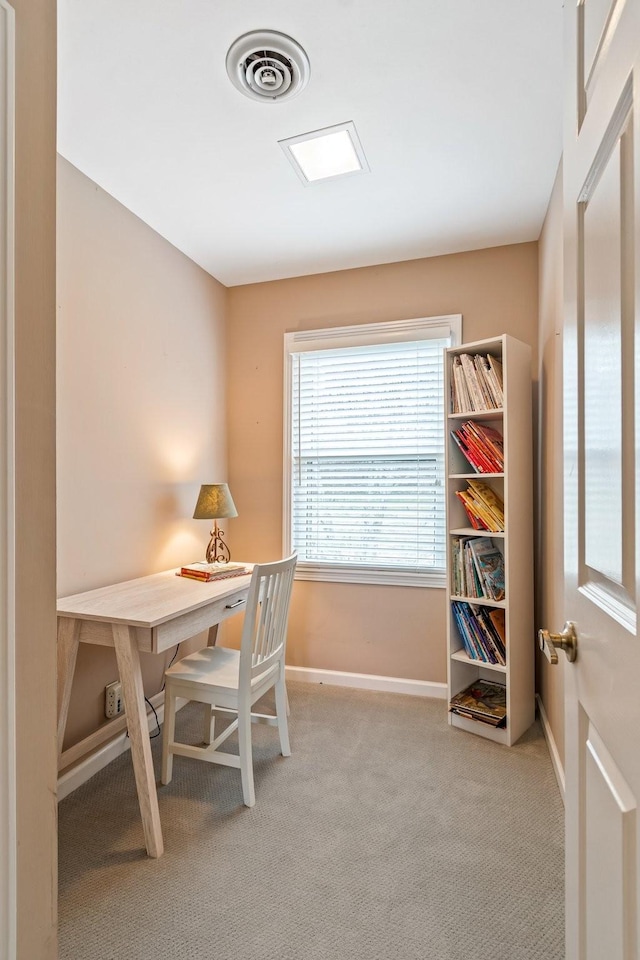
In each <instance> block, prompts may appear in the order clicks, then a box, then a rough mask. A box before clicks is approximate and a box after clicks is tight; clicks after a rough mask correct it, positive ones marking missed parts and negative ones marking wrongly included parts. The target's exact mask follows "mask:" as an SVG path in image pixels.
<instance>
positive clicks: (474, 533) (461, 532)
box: [449, 527, 504, 540]
mask: <svg viewBox="0 0 640 960" xmlns="http://www.w3.org/2000/svg"><path fill="white" fill-rule="evenodd" d="M449 533H451V534H455V535H456V536H461V537H479V536H482V535H484V532H483V531H480V530H476V529H475V528H474V527H455V528H453V527H452V529H451V530H449ZM489 536H490V537H491V539H492V540H495V538H496V537H504V530H499V531H498V532H497V533H490V534H489Z"/></svg>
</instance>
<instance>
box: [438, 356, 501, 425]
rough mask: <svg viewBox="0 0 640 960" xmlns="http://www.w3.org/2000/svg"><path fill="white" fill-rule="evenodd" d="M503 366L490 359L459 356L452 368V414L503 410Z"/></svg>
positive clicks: (492, 358) (486, 357)
mask: <svg viewBox="0 0 640 960" xmlns="http://www.w3.org/2000/svg"><path fill="white" fill-rule="evenodd" d="M502 403H503V394H502V364H501V363H500V361H499V360H496V358H495V357H492V356H491V355H486V356H485V355H483V354H471V353H461V354H456V355H455V356H454V357H453V360H452V367H451V409H452V412H453V413H474V412H481V411H483V410H496V409H500V408H501V407H502Z"/></svg>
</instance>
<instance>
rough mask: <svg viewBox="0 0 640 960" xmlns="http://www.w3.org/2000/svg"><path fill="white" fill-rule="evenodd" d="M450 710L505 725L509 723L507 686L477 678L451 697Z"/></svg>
mask: <svg viewBox="0 0 640 960" xmlns="http://www.w3.org/2000/svg"><path fill="white" fill-rule="evenodd" d="M449 710H450V711H451V713H456V714H458V715H459V716H461V717H467V718H468V719H469V720H479V721H481V722H482V723H489V724H491V726H492V727H504V726H506V723H507V688H506V686H505V685H504V684H503V683H495V682H493V681H490V680H475V681H474V682H473V683H472V684H470V685H469V686H468V687H467V688H466V689H465V690H461V691H460V693H456V694H455V695H454V696H453V697H452V698H451V700H450V701H449Z"/></svg>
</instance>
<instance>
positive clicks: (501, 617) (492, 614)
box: [489, 607, 507, 644]
mask: <svg viewBox="0 0 640 960" xmlns="http://www.w3.org/2000/svg"><path fill="white" fill-rule="evenodd" d="M489 618H490V620H491V623H492V624H493V627H494V629H495V631H496V633H497V634H498V636H499V637H500V639H501V640H502V642H503V644H506V642H507V630H506V625H505V614H504V610H502V609H501V608H500V607H498V608H497V609H494V610H490V611H489Z"/></svg>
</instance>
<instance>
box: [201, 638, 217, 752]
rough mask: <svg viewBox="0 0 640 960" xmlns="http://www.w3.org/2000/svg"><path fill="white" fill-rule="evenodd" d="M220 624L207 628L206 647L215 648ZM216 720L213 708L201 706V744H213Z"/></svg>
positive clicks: (206, 704) (208, 705)
mask: <svg viewBox="0 0 640 960" xmlns="http://www.w3.org/2000/svg"><path fill="white" fill-rule="evenodd" d="M219 626H220V624H218V623H214V625H213V626H212V627H209V634H208V636H207V646H208V647H215V645H216V640H217V639H218V627H219ZM215 728H216V718H215V714H214V712H213V707H212V706H211V704H209V703H203V704H202V740H203V743H206V744H209V743H213V741H214V740H215V736H216V731H215Z"/></svg>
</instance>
